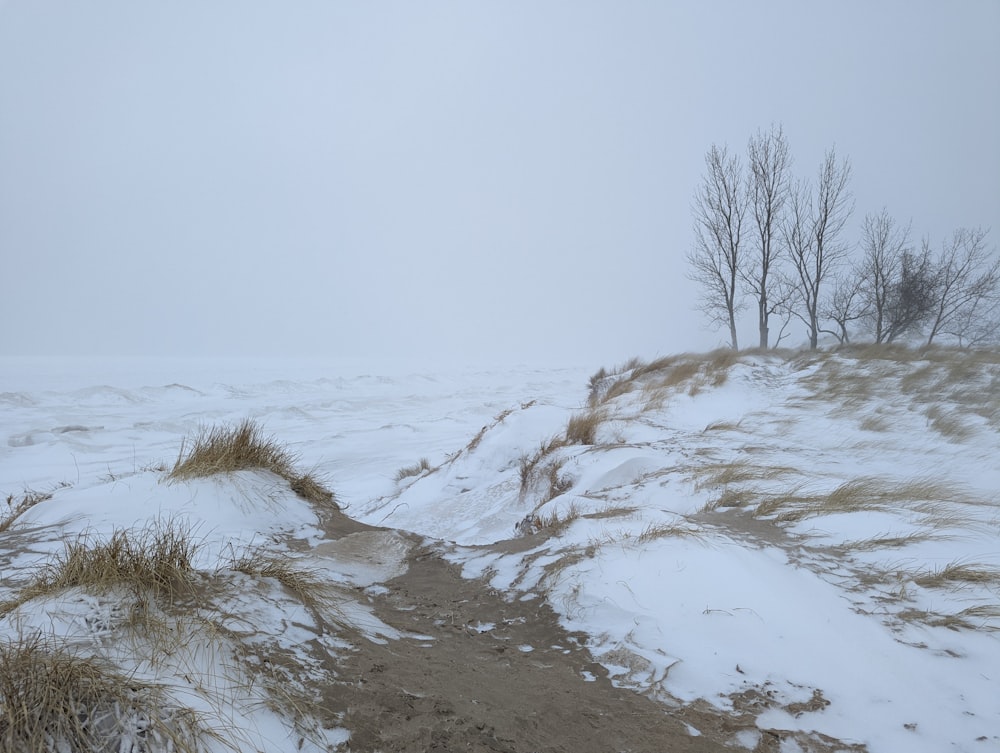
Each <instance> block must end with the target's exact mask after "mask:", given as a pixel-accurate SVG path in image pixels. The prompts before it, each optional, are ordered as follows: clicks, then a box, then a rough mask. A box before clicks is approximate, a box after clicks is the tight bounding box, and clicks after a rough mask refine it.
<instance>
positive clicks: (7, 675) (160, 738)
mask: <svg viewBox="0 0 1000 753" xmlns="http://www.w3.org/2000/svg"><path fill="white" fill-rule="evenodd" d="M210 736H211V737H214V734H212V733H209V732H208V731H207V730H205V729H204V728H203V727H202V726H201V725H200V723H199V720H198V718H197V716H196V715H195V714H194V713H193V712H191V711H190V710H183V709H179V708H176V707H174V706H173V705H172V704H171V703H170V702H169V699H168V698H167V697H166V695H165V693H164V691H163V690H162V689H161V688H159V687H157V686H154V685H151V684H147V683H142V682H139V681H137V680H136V679H135V678H133V677H128V676H127V675H124V674H122V673H121V672H119V671H118V670H116V669H114V668H112V667H111V666H110V665H106V664H104V663H103V662H101V661H99V660H97V659H95V658H93V657H82V656H77V655H74V654H72V653H70V652H68V651H67V650H66V649H65V648H63V647H62V646H59V645H57V644H55V643H54V642H53V641H51V640H46V639H43V638H41V637H40V636H33V637H27V638H22V639H20V640H17V641H13V642H8V643H7V644H0V753H36V752H38V753H42V752H45V753H48V752H51V753H63V751H66V752H67V753H68V752H69V751H72V752H73V753H76V752H77V751H79V753H90V752H91V751H144V752H148V753H159V752H160V751H163V752H164V753H166V752H167V751H171V752H174V753H195V752H196V751H203V750H206V749H207V746H206V745H205V744H204V743H205V741H206V740H207V739H208V738H209V737H210Z"/></svg>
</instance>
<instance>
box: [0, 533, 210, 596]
mask: <svg viewBox="0 0 1000 753" xmlns="http://www.w3.org/2000/svg"><path fill="white" fill-rule="evenodd" d="M196 550H197V544H196V543H195V541H194V540H193V538H192V536H191V532H190V530H189V529H188V528H186V527H185V526H184V525H183V524H181V523H178V522H176V521H171V520H168V521H156V522H154V523H151V524H150V525H148V526H147V527H146V528H145V529H143V530H140V531H130V530H125V529H119V530H116V531H114V532H113V533H112V534H111V536H110V537H109V538H107V539H104V540H102V539H96V540H95V539H91V538H89V537H86V536H84V537H81V538H79V539H77V540H76V541H72V542H68V543H66V544H65V549H64V551H63V552H62V554H60V555H58V556H57V557H56V558H55V560H54V561H53V562H51V563H49V564H48V565H46V566H45V567H44V568H43V569H42V571H41V573H40V574H39V575H38V576H37V577H36V578H35V579H34V580H33V581H32V582H31V583H29V584H28V585H27V586H25V587H24V588H23V589H21V591H20V592H19V593H18V594H17V596H16V597H15V598H14V599H12V600H11V601H8V602H5V603H3V604H0V614H6V613H7V612H9V611H11V610H12V609H16V608H17V607H18V606H20V605H21V604H24V603H26V602H28V601H30V600H32V599H36V598H39V597H42V596H47V595H49V594H53V593H56V592H58V591H62V590H65V589H67V588H75V587H82V588H88V589H94V590H99V591H107V590H110V589H111V588H114V587H118V586H124V587H126V588H128V589H130V590H131V591H132V592H133V593H135V594H136V596H137V598H138V600H139V602H140V603H144V601H145V598H146V596H147V595H152V596H153V597H155V598H157V599H159V600H160V601H165V602H168V603H169V602H172V601H173V600H174V599H175V597H177V596H178V595H179V594H181V593H187V592H188V591H189V589H190V586H191V585H192V583H193V581H194V578H195V570H194V567H193V566H192V564H191V561H192V558H193V557H194V554H195V552H196Z"/></svg>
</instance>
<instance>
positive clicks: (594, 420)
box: [565, 409, 608, 445]
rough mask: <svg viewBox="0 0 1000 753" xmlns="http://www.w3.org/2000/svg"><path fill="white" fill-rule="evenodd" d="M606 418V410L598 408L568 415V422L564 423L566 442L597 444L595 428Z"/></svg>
mask: <svg viewBox="0 0 1000 753" xmlns="http://www.w3.org/2000/svg"><path fill="white" fill-rule="evenodd" d="M607 418H608V414H607V412H606V411H603V410H599V409H592V410H588V411H585V412H583V413H577V414H574V415H573V416H570V419H569V422H568V423H567V424H566V433H565V437H566V444H582V445H595V444H597V430H598V429H599V428H600V426H601V424H602V423H603V422H604V421H606V420H607Z"/></svg>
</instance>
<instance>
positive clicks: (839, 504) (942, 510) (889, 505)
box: [753, 477, 974, 528]
mask: <svg viewBox="0 0 1000 753" xmlns="http://www.w3.org/2000/svg"><path fill="white" fill-rule="evenodd" d="M956 502H964V503H968V504H973V503H974V501H973V500H971V499H969V498H967V496H966V495H964V494H961V493H959V492H957V491H956V490H955V489H952V488H949V487H947V486H944V485H942V484H939V483H938V482H936V481H934V480H932V479H914V480H911V481H905V482H895V481H888V480H886V479H880V478H872V477H865V478H857V479H852V480H850V481H847V482H845V483H843V484H841V485H840V486H838V487H837V488H836V489H834V490H833V491H831V492H829V493H827V494H815V493H806V492H804V491H803V490H802V489H798V490H793V491H792V492H790V493H788V494H773V495H768V496H767V497H766V498H765V499H764V500H763V501H762V502H760V503H759V504H758V505H757V506H756V508H755V509H754V511H753V514H754V516H755V517H758V518H762V517H773V518H774V519H775V521H777V522H779V523H794V522H798V521H800V520H804V519H806V518H810V517H815V516H818V515H833V514H837V513H854V512H865V511H873V510H899V509H909V510H912V511H914V512H917V513H920V514H922V515H923V517H924V519H925V521H926V522H928V523H931V524H933V525H934V526H935V527H939V528H943V527H947V526H949V525H951V524H953V523H955V522H956V519H955V517H954V515H955V513H953V512H950V510H951V508H953V507H954V503H956Z"/></svg>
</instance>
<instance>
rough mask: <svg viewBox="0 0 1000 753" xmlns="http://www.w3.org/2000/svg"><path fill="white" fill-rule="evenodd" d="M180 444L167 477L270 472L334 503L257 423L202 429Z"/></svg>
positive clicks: (307, 495)
mask: <svg viewBox="0 0 1000 753" xmlns="http://www.w3.org/2000/svg"><path fill="white" fill-rule="evenodd" d="M187 445H188V443H187V441H185V442H182V443H181V449H180V453H179V454H178V457H177V462H175V463H174V467H173V469H172V470H171V471H170V475H169V477H170V478H173V479H190V478H204V477H207V476H214V475H216V474H224V473H234V472H236V471H244V470H264V471H270V472H271V473H274V474H275V475H277V476H280V477H281V478H283V479H285V480H286V481H288V483H289V485H290V486H291V488H292V491H294V492H295V493H296V494H298V495H299V496H301V497H302V498H303V499H306V500H308V501H310V502H313V503H315V504H319V505H334V506H335V502H334V495H333V492H331V491H330V490H329V489H327V488H326V487H325V486H324V485H323V484H322V483H320V482H319V481H318V480H317V479H316V478H315V477H313V476H312V475H310V474H303V473H300V472H298V471H297V470H296V468H295V457H294V456H293V455H292V454H291V453H289V452H288V450H287V449H285V447H284V446H282V445H281V444H279V443H278V442H277V441H276V440H275V439H273V438H272V437H267V436H265V435H264V432H263V430H262V429H261V428H260V426H259V425H258V424H257V423H255V422H254V421H253V420H251V419H244V420H243V421H241V422H240V423H238V424H236V425H234V426H214V427H211V428H204V429H202V430H201V432H200V433H199V434H198V436H197V437H195V439H194V440H193V441H192V442H191V444H190V447H188V446H187Z"/></svg>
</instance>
